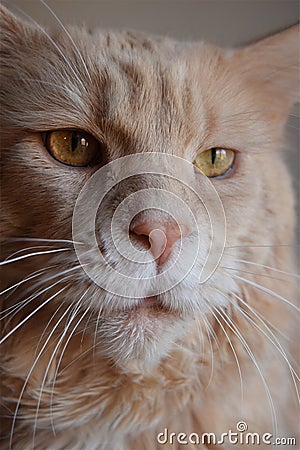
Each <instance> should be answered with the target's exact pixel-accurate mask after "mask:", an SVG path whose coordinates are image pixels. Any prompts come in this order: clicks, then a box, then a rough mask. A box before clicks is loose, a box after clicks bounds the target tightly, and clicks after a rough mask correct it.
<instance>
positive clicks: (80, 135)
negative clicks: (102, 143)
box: [46, 130, 99, 167]
mask: <svg viewBox="0 0 300 450" xmlns="http://www.w3.org/2000/svg"><path fill="white" fill-rule="evenodd" d="M46 147H47V149H48V151H49V153H50V154H51V155H52V156H53V158H55V159H57V161H60V162H61V163H63V164H67V165H69V166H77V167H80V166H87V165H89V164H90V163H91V162H92V161H93V160H94V158H95V157H96V153H97V150H98V147H99V143H98V141H97V140H96V139H95V138H94V137H93V136H91V135H90V134H88V133H85V132H84V131H78V130H58V131H51V132H50V133H48V135H47V138H46Z"/></svg>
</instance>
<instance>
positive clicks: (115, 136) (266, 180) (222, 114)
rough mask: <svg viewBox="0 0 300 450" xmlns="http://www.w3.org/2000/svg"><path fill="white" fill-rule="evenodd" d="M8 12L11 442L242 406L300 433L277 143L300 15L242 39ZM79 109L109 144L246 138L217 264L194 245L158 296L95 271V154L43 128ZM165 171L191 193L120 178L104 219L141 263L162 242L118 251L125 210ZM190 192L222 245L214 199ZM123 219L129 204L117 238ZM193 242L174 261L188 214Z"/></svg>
mask: <svg viewBox="0 0 300 450" xmlns="http://www.w3.org/2000/svg"><path fill="white" fill-rule="evenodd" d="M1 29H2V31H1V33H2V34H1V84H2V94H1V95H2V97H1V141H2V156H1V165H2V189H1V201H2V206H3V220H2V224H1V242H2V255H3V262H4V263H3V264H2V280H3V296H2V303H1V331H2V334H1V395H2V403H1V417H2V424H3V425H2V428H1V433H2V439H3V440H2V443H1V448H12V449H16V450H17V449H20V450H21V449H22V450H24V449H31V448H36V449H39V450H43V449H49V448H51V449H53V450H59V449H61V450H62V449H78V450H81V449H87V450H92V449H95V450H96V449H97V450H100V449H103V450H111V449H116V450H135V449H136V450H137V449H138V450H141V449H145V450H146V449H147V450H152V449H153V450H154V449H158V448H164V449H167V448H181V446H180V445H179V444H177V445H175V444H174V445H172V444H166V445H160V444H159V443H158V442H157V439H156V436H157V433H159V432H161V431H163V430H164V428H168V430H169V431H170V432H175V433H180V432H184V433H187V434H188V433H192V432H196V433H198V434H201V433H203V432H215V433H217V434H219V435H220V434H221V433H222V432H226V431H228V430H229V429H234V430H235V429H236V428H235V427H236V423H237V422H238V421H239V420H244V421H246V423H247V424H248V430H249V431H252V432H257V433H261V434H263V433H267V432H270V433H272V434H273V435H275V433H277V435H278V436H286V437H287V436H295V433H296V430H297V426H296V423H297V412H296V411H297V388H296V385H297V376H296V373H295V370H296V362H295V360H294V357H293V355H295V353H296V352H295V347H296V343H297V334H296V330H297V327H296V324H297V322H296V316H297V313H296V306H295V305H294V302H295V300H296V287H297V284H296V282H297V277H296V275H295V273H296V269H295V263H294V256H293V239H294V227H295V212H294V200H293V192H292V188H291V180H290V176H289V174H288V172H287V169H286V167H285V165H284V163H283V158H282V154H281V152H280V150H281V149H282V148H283V146H284V142H285V141H284V133H283V131H284V125H285V122H286V119H287V116H288V113H289V111H290V108H291V106H292V104H293V103H294V102H295V101H296V96H297V88H298V76H297V64H298V60H297V58H298V55H297V49H298V43H297V37H298V29H297V27H292V28H291V29H289V30H286V31H284V32H282V33H279V34H277V35H275V36H273V37H270V38H267V39H265V40H262V41H260V42H257V43H255V44H254V45H251V46H248V47H245V48H241V49H237V50H230V51H228V50H222V49H220V48H217V47H215V46H212V45H208V44H204V43H179V42H176V41H172V40H169V39H162V38H156V37H151V36H147V35H144V34H138V33H132V32H111V31H101V32H98V31H96V32H94V33H93V34H90V33H88V32H86V31H85V30H84V29H76V28H70V29H68V30H63V29H58V30H56V31H53V32H48V31H46V30H44V29H42V28H41V27H40V26H39V25H38V24H35V23H27V22H24V21H22V20H20V19H19V18H16V17H15V16H13V15H12V14H11V13H10V12H9V11H8V10H6V9H5V8H1ZM64 128H72V129H81V130H85V131H87V132H89V133H91V134H92V135H93V136H94V137H96V138H97V139H98V140H99V141H100V142H101V143H102V146H103V149H104V150H103V151H104V152H105V162H109V161H114V160H116V159H117V158H120V157H122V156H125V155H129V154H138V153H143V154H146V153H147V152H161V153H166V154H170V155H174V156H178V157H180V158H184V159H186V160H187V161H189V162H193V160H194V159H195V157H196V155H197V153H199V152H200V151H204V150H207V149H209V148H211V147H224V148H229V149H234V150H236V151H237V157H236V164H235V167H234V169H233V172H232V173H231V174H230V176H228V177H225V178H223V179H212V182H213V183H214V187H215V189H216V191H217V192H218V194H219V196H220V199H221V201H222V204H223V207H224V211H225V214H226V221H227V239H226V246H225V250H224V253H223V256H222V259H221V261H220V263H219V265H218V268H217V270H216V272H215V273H214V274H213V276H212V277H211V278H210V279H209V280H208V281H207V282H206V283H204V284H203V285H202V284H200V283H199V264H200V262H199V261H198V262H197V263H196V264H195V266H194V268H193V269H192V270H191V271H190V272H189V274H188V276H187V277H186V278H184V279H183V280H182V281H181V282H180V283H179V284H177V285H176V286H175V287H174V288H173V289H171V290H170V291H168V292H166V293H164V294H162V295H161V296H160V304H161V307H160V308H157V307H153V308H152V307H146V306H143V305H142V304H141V302H140V300H139V298H140V297H143V296H145V297H146V296H147V295H148V293H147V292H146V291H145V292H141V291H140V290H139V289H138V288H137V289H136V292H131V293H130V294H131V298H126V294H124V295H125V298H124V297H123V298H121V297H118V296H116V295H113V294H110V293H109V292H105V291H104V290H102V289H101V288H99V286H97V285H96V284H94V283H93V282H92V281H91V280H90V279H89V278H88V277H87V275H86V273H85V272H84V271H83V269H82V267H81V266H80V264H79V263H78V260H77V257H76V253H75V251H74V247H73V242H72V229H71V225H72V214H73V210H74V205H75V202H76V199H77V197H78V195H79V192H80V190H81V188H82V187H83V186H84V184H85V183H86V182H87V180H88V179H89V178H90V176H91V174H92V173H93V172H94V169H93V168H80V169H77V168H70V167H67V166H65V165H62V164H59V163H58V162H57V161H55V160H54V159H53V158H51V156H50V155H49V154H48V153H47V150H46V149H45V148H44V144H43V140H42V137H41V135H42V133H43V132H45V131H49V130H55V129H64ZM174 170H175V168H174ZM151 187H156V188H161V187H167V189H168V190H169V191H170V192H172V193H174V194H176V195H178V196H179V197H180V196H181V195H182V193H181V187H180V185H179V184H178V183H177V182H176V181H173V182H170V181H169V182H167V181H165V180H161V179H154V178H153V179H152V178H151V177H150V178H146V177H143V176H139V177H135V178H133V179H131V180H125V181H124V182H123V183H122V186H121V188H120V189H116V190H114V191H112V192H111V193H110V195H109V196H108V198H106V200H105V202H104V204H103V210H102V212H100V217H99V218H98V222H97V227H98V232H99V236H100V240H101V244H102V246H103V249H104V253H105V255H106V257H107V258H108V260H109V261H110V262H111V263H112V264H114V267H115V268H116V270H125V271H126V272H127V273H128V274H129V275H131V276H133V277H137V278H143V277H145V276H147V275H149V276H150V275H151V276H153V274H154V275H155V273H156V272H155V271H156V265H155V262H154V261H153V262H152V263H150V264H149V265H138V264H134V263H131V262H124V259H121V258H120V256H119V255H117V254H115V253H114V250H113V246H112V243H111V238H110V221H111V218H112V215H113V213H114V210H115V208H116V206H117V205H118V204H119V203H120V202H121V201H122V200H123V199H124V198H126V197H127V196H128V195H129V194H131V193H133V192H137V191H139V190H140V189H145V188H151ZM185 201H186V203H187V204H188V205H189V206H190V207H191V209H192V210H193V212H194V214H195V217H197V222H198V225H199V227H200V230H201V242H202V243H203V245H204V246H208V245H209V242H210V234H209V224H208V222H207V220H204V216H205V214H204V212H203V211H204V210H203V208H202V206H201V205H200V204H197V203H196V202H195V198H193V197H192V196H190V197H189V196H188V197H187V198H185ZM158 217H159V214H158ZM183 220H184V217H183ZM128 225H129V224H128V223H127V218H126V216H124V217H123V218H122V220H121V221H120V223H119V224H118V226H119V237H120V240H121V241H122V239H123V236H125V234H124V233H125V232H126V230H127V229H128ZM182 243H183V245H184V247H185V249H186V252H187V253H186V259H185V260H183V266H182V268H180V267H177V269H176V270H175V269H174V271H173V272H172V271H171V272H170V275H169V276H170V277H171V278H172V277H173V279H174V280H176V279H179V278H180V277H181V269H182V270H183V269H184V265H185V264H188V263H189V252H190V251H192V249H193V245H194V235H193V233H191V234H190V235H189V236H187V237H185V238H184V239H183V241H182ZM201 245H202V244H201ZM175 247H176V246H175ZM175 250H176V248H175ZM203 251H204V250H203ZM36 253H40V254H38V255H37V254H36ZM9 259H11V262H9ZM89 263H90V264H91V266H92V267H93V264H95V261H94V260H93V258H92V257H91V258H90V260H89ZM198 263H199V264H198ZM94 269H95V270H96V271H98V272H99V273H100V276H101V273H102V269H103V268H102V267H95V268H94ZM103 273H104V272H103ZM106 281H107V280H106ZM108 281H109V283H111V286H114V283H115V280H114V279H113V278H112V279H109V280H108ZM162 288H163V286H162ZM124 292H125V293H126V286H124ZM182 448H186V449H188V448H195V446H194V445H192V444H189V445H184V446H183V447H182ZM197 448H219V447H217V446H216V447H212V446H211V445H210V444H209V443H207V444H203V446H201V445H198V447H197ZM226 448H228V449H229V448H231V447H230V444H228V445H227V446H226ZM232 448H237V447H236V446H232ZM259 448H264V447H263V445H261V446H260V447H259ZM266 448H269V446H266ZM285 448H287V447H285Z"/></svg>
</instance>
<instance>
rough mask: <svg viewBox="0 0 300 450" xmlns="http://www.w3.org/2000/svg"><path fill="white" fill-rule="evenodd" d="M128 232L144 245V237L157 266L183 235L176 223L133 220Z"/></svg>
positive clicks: (163, 261) (169, 253) (166, 257)
mask: <svg viewBox="0 0 300 450" xmlns="http://www.w3.org/2000/svg"><path fill="white" fill-rule="evenodd" d="M130 231H131V232H132V233H133V234H134V235H135V237H136V238H137V239H138V240H140V241H141V242H143V243H145V237H146V238H147V240H148V243H149V244H150V251H151V253H152V255H153V257H154V259H155V261H156V263H157V265H158V266H162V265H163V264H164V263H165V262H166V261H167V260H168V258H169V257H170V255H171V252H172V247H173V245H174V243H175V242H176V241H177V240H178V239H180V237H181V236H182V235H183V230H182V229H181V231H180V228H179V226H178V225H177V223H176V222H169V221H168V222H164V221H162V222H160V221H151V220H143V221H136V220H134V221H133V222H132V224H131V225H130Z"/></svg>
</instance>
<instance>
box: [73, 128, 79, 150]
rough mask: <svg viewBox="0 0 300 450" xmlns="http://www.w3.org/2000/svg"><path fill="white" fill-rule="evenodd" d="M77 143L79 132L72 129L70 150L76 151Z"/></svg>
mask: <svg viewBox="0 0 300 450" xmlns="http://www.w3.org/2000/svg"><path fill="white" fill-rule="evenodd" d="M78 144H80V136H79V133H77V132H76V131H74V132H73V133H72V152H75V151H76V149H77V146H78Z"/></svg>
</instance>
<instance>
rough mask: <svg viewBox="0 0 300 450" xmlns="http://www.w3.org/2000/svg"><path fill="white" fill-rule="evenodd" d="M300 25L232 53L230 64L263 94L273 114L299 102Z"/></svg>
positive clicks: (279, 114)
mask: <svg viewBox="0 0 300 450" xmlns="http://www.w3.org/2000/svg"><path fill="white" fill-rule="evenodd" d="M299 52H300V46H299V24H297V25H294V26H292V27H290V28H288V29H286V30H284V31H282V32H280V33H277V34H275V35H273V36H270V37H268V38H265V39H262V40H260V41H258V42H256V43H255V44H252V45H249V46H247V47H244V48H240V49H237V50H235V51H233V52H231V53H229V55H228V57H229V59H230V60H231V61H230V64H232V67H233V68H234V69H235V70H236V71H238V72H239V73H240V74H241V76H242V77H243V78H245V79H246V81H247V82H248V83H249V84H250V85H252V87H253V88H254V89H255V91H258V93H261V96H262V98H263V99H264V102H268V109H269V110H271V111H272V114H273V116H274V115H275V116H277V117H278V118H281V119H282V118H283V117H284V116H285V117H287V114H288V112H289V110H290V108H291V106H292V105H293V104H294V103H296V102H297V101H299Z"/></svg>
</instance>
